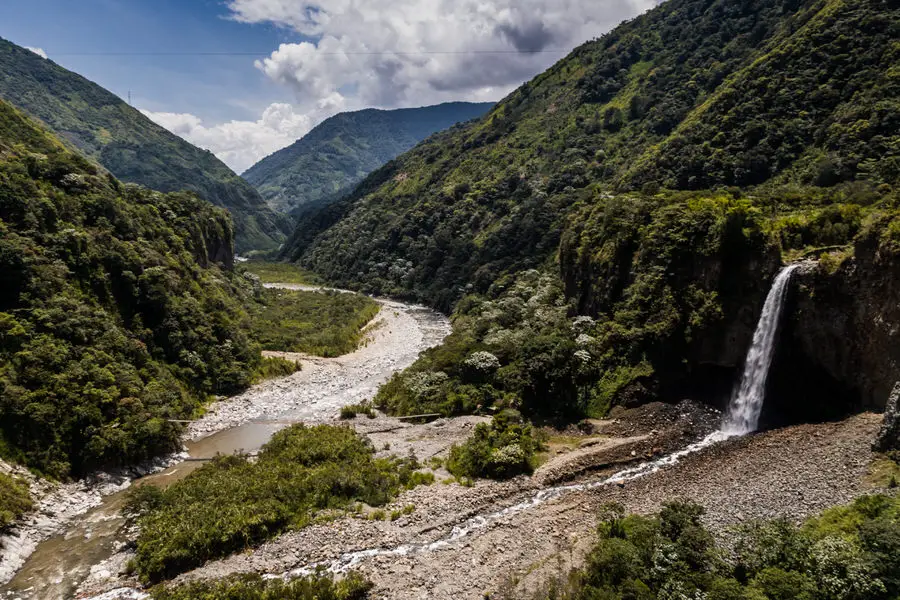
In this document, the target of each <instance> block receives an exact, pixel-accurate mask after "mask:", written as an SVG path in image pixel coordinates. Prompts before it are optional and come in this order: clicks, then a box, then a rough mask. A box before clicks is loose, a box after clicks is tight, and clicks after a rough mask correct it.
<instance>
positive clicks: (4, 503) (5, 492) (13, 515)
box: [0, 473, 34, 530]
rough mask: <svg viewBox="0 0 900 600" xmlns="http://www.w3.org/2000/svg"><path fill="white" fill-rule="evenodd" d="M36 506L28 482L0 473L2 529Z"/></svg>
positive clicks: (0, 516)
mask: <svg viewBox="0 0 900 600" xmlns="http://www.w3.org/2000/svg"><path fill="white" fill-rule="evenodd" d="M33 507H34V503H33V502H32V500H31V492H30V491H29V489H28V484H27V483H25V482H24V481H22V480H21V479H19V478H18V477H14V476H12V475H7V474H5V473H0V530H2V529H3V528H5V527H6V526H7V525H9V524H10V523H12V522H13V521H15V520H16V519H18V518H19V517H20V516H22V515H23V514H25V513H26V512H28V511H29V510H31V509H32V508H33Z"/></svg>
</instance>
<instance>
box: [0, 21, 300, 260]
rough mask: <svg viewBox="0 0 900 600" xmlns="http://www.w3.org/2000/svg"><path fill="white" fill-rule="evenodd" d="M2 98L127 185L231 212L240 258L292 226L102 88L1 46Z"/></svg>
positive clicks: (204, 156) (270, 244)
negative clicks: (186, 196) (193, 197)
mask: <svg viewBox="0 0 900 600" xmlns="http://www.w3.org/2000/svg"><path fill="white" fill-rule="evenodd" d="M0 98H2V99H4V100H6V101H8V102H9V103H11V104H13V105H14V106H16V107H18V108H20V109H22V110H25V111H27V112H28V113H30V114H31V115H32V116H34V117H37V118H38V119H40V120H41V121H43V122H44V124H46V125H47V127H49V128H50V129H51V130H53V131H54V132H55V133H56V134H57V135H58V136H59V137H60V138H62V139H63V140H65V142H66V143H67V144H68V145H70V147H73V148H75V149H77V150H78V151H80V152H82V153H84V154H85V155H87V156H89V157H90V158H92V159H94V160H96V161H97V162H99V163H100V164H101V165H103V167H105V168H106V169H107V170H109V171H110V172H111V173H112V174H113V175H115V176H116V177H117V178H119V179H120V180H122V181H125V182H129V183H138V184H141V185H143V186H146V187H148V188H151V189H154V190H158V191H161V192H177V191H181V190H187V191H191V192H195V193H196V194H197V195H198V196H200V197H201V198H202V199H204V200H206V201H208V202H211V203H212V204H215V205H216V206H221V207H224V208H226V209H228V210H229V212H231V215H232V217H233V219H234V222H235V228H236V240H235V241H236V245H237V248H238V250H239V251H246V250H253V249H271V248H275V247H277V246H278V244H279V243H280V242H281V240H282V239H283V238H284V236H285V233H289V230H290V228H291V226H292V221H291V220H290V219H289V218H287V217H285V216H284V215H279V214H276V213H274V212H272V211H271V210H270V209H269V208H268V206H267V205H266V203H265V201H264V200H263V199H262V198H261V197H260V196H259V194H258V193H257V192H256V190H254V189H253V187H252V186H251V185H249V184H248V183H247V182H246V181H244V180H243V179H241V178H240V177H238V176H237V175H236V174H235V173H234V172H232V171H231V169H229V168H228V167H227V166H225V164H224V163H222V162H221V161H220V160H219V159H217V158H216V157H215V156H214V155H213V154H212V153H211V152H208V151H206V150H201V149H199V148H197V147H195V146H192V145H191V144H189V143H188V142H186V141H184V140H183V139H181V138H180V137H178V136H177V135H175V134H173V133H170V132H169V131H167V130H166V129H164V128H162V127H160V126H159V125H157V124H156V123H154V122H153V121H151V120H150V119H148V118H147V117H145V116H144V115H143V114H141V113H140V112H139V111H138V110H136V109H134V108H132V107H131V106H129V105H128V104H127V103H125V102H124V101H122V99H121V98H119V97H118V96H115V95H114V94H112V93H110V92H108V91H107V90H105V89H103V88H102V87H100V86H98V85H97V84H95V83H93V82H91V81H89V80H87V79H85V78H84V77H81V76H80V75H77V74H75V73H72V72H71V71H68V70H66V69H64V68H62V67H60V66H59V65H57V64H56V63H54V62H52V61H51V60H48V59H45V58H42V57H40V56H38V55H37V54H35V53H34V52H31V51H30V50H26V49H25V48H21V47H19V46H16V45H15V44H12V43H10V42H8V41H6V40H4V39H2V38H0Z"/></svg>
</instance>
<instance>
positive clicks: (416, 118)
mask: <svg viewBox="0 0 900 600" xmlns="http://www.w3.org/2000/svg"><path fill="white" fill-rule="evenodd" d="M491 106H493V104H490V103H480V104H472V103H467V102H451V103H447V104H440V105H437V106H427V107H424V108H405V109H399V110H375V109H368V110H361V111H357V112H348V113H341V114H339V115H336V116H334V117H331V118H330V119H327V120H326V121H324V122H322V123H321V124H320V125H319V126H317V127H316V128H314V129H313V130H312V131H310V132H309V133H308V134H307V135H305V136H303V138H301V139H300V140H298V141H297V142H295V143H293V144H291V145H290V146H288V147H287V148H284V149H283V150H279V151H278V152H276V153H274V154H272V155H271V156H268V157H266V158H264V159H262V160H261V161H259V162H258V163H256V164H255V165H253V166H252V167H250V169H248V170H247V171H246V172H245V173H244V174H243V177H244V179H246V180H247V181H249V182H250V183H251V184H253V186H254V187H256V189H257V190H259V193H260V194H261V195H262V197H263V198H265V199H266V201H267V202H268V203H269V206H271V207H272V208H273V209H275V210H278V211H282V212H291V211H292V210H294V209H296V208H298V207H302V206H304V205H307V204H310V203H315V202H328V201H329V200H334V199H336V198H337V197H338V196H339V195H340V194H341V193H342V192H349V191H350V188H351V187H352V186H353V185H354V184H356V183H358V182H359V181H360V180H361V179H362V178H363V177H365V176H366V175H368V174H369V173H371V172H372V171H374V170H375V169H377V168H378V167H380V166H381V165H383V164H385V163H386V162H388V161H389V160H392V159H393V158H396V157H397V156H399V155H400V154H402V153H403V152H406V151H407V150H409V149H410V148H412V147H413V146H415V145H416V144H418V143H419V142H421V141H422V140H424V139H425V138H427V137H428V136H430V135H431V134H433V133H435V132H436V131H441V130H443V129H447V128H448V127H450V126H452V125H455V124H456V123H460V122H464V121H469V120H471V119H475V118H478V117H480V116H482V115H483V114H484V113H486V112H487V111H488V110H489V109H490V108H491Z"/></svg>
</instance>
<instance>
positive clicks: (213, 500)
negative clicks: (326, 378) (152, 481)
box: [128, 425, 419, 581]
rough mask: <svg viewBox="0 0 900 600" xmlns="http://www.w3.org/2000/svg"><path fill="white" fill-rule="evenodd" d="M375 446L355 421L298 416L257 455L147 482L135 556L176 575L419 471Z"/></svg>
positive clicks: (382, 498)
mask: <svg viewBox="0 0 900 600" xmlns="http://www.w3.org/2000/svg"><path fill="white" fill-rule="evenodd" d="M374 454H375V453H374V449H373V448H372V447H371V445H370V444H369V443H368V441H367V440H365V439H364V438H361V437H360V436H358V435H356V433H354V432H353V430H352V429H350V428H348V427H333V426H327V425H320V426H317V427H306V426H303V425H295V426H293V427H290V428H287V429H284V430H282V431H279V432H278V433H276V434H275V435H274V436H273V437H272V440H271V441H270V442H269V443H268V444H266V445H265V446H263V448H262V449H261V450H260V452H259V455H258V458H257V460H256V461H255V462H251V461H249V460H248V459H247V458H246V457H243V456H219V457H217V458H216V459H214V460H213V461H212V462H210V463H208V464H206V465H204V466H203V467H201V468H200V469H198V470H197V471H195V472H193V473H191V474H190V475H189V476H188V477H186V478H185V479H183V480H181V481H178V482H176V483H174V484H172V485H171V486H170V487H168V488H166V489H165V490H162V491H151V490H147V489H144V488H146V487H147V486H142V487H139V488H137V490H135V491H134V492H132V493H131V499H130V502H129V509H128V510H129V511H130V512H131V513H137V514H139V515H140V516H138V517H137V524H138V525H139V527H140V534H139V535H138V539H137V549H136V555H135V558H134V563H133V566H134V568H135V569H136V570H137V571H138V573H139V575H140V576H141V578H142V579H143V580H145V581H158V580H160V579H163V578H168V577H172V576H174V575H177V574H178V573H181V572H183V571H186V570H189V569H191V568H194V567H197V566H199V565H201V564H203V563H204V562H206V561H207V560H210V559H213V558H218V557H222V556H226V555H228V554H230V553H232V552H237V551H240V550H243V549H244V548H247V547H252V546H255V545H257V544H259V543H261V542H263V541H265V540H267V539H269V538H271V537H273V536H275V535H278V534H279V533H281V532H283V531H285V530H288V529H296V528H301V527H304V526H305V525H307V524H309V523H310V522H311V521H312V520H313V519H314V518H315V516H316V514H317V513H318V512H319V511H322V510H326V509H344V508H346V507H348V506H349V505H351V504H352V503H354V502H364V503H366V504H369V505H371V506H380V505H383V504H385V503H387V502H389V501H390V500H391V499H392V498H393V497H394V496H395V495H396V494H397V493H398V492H399V491H400V490H401V489H403V488H404V487H406V486H408V485H412V484H414V483H415V482H417V481H419V479H418V478H416V477H415V473H416V469H417V468H418V464H417V463H415V461H411V460H409V459H396V458H390V459H378V458H375V456H374Z"/></svg>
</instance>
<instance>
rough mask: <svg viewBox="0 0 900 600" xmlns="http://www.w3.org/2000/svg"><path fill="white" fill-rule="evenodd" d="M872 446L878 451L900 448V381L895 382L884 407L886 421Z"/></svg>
mask: <svg viewBox="0 0 900 600" xmlns="http://www.w3.org/2000/svg"><path fill="white" fill-rule="evenodd" d="M872 448H873V450H875V451H876V452H887V451H888V450H900V381H898V382H897V383H895V384H894V389H893V391H892V392H891V395H890V397H889V398H888V401H887V407H885V409H884V423H883V424H882V426H881V431H879V432H878V437H876V438H875V443H874V444H873V446H872Z"/></svg>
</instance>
